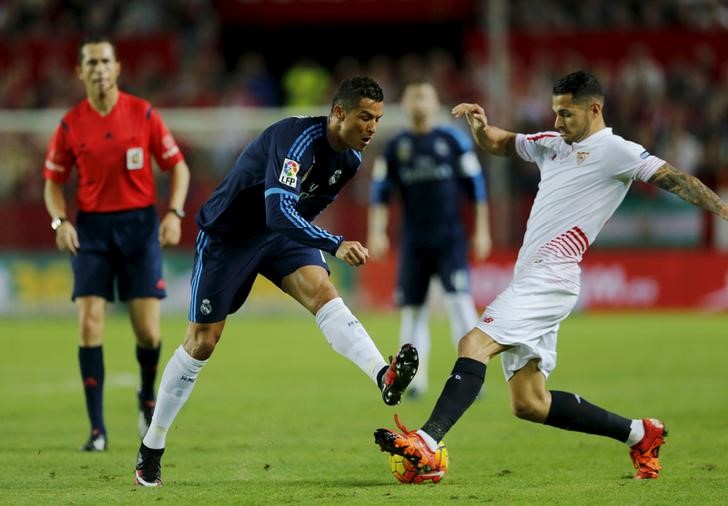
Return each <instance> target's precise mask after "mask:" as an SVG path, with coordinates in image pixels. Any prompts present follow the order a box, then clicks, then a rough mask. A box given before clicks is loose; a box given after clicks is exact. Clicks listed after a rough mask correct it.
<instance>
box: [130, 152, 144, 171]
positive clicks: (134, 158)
mask: <svg viewBox="0 0 728 506" xmlns="http://www.w3.org/2000/svg"><path fill="white" fill-rule="evenodd" d="M142 167H144V150H143V149H142V148H129V149H127V150H126V168H127V170H137V169H141V168H142Z"/></svg>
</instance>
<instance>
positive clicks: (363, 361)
mask: <svg viewBox="0 0 728 506" xmlns="http://www.w3.org/2000/svg"><path fill="white" fill-rule="evenodd" d="M316 323H317V324H318V326H319V328H320V329H321V332H323V334H324V336H325V337H326V340H327V341H328V342H329V344H330V345H331V347H332V348H334V350H335V351H336V352H337V353H339V354H340V355H343V356H345V357H346V358H348V359H349V360H351V361H352V362H354V363H355V364H356V365H358V366H359V368H360V369H361V370H362V371H364V373H365V374H366V375H367V376H369V377H370V378H371V379H372V381H373V382H374V384H377V375H378V374H379V371H381V370H382V368H383V367H386V366H387V362H386V361H385V360H384V357H382V354H381V353H380V352H379V350H378V349H377V346H376V345H375V344H374V341H372V338H371V337H369V334H367V331H366V330H365V329H364V327H363V326H362V324H361V323H359V320H357V319H356V317H355V316H354V315H353V314H352V313H351V311H350V310H349V308H348V307H346V304H344V301H343V300H342V299H341V297H337V298H335V299H332V300H330V301H328V302H327V303H326V304H324V306H323V307H322V308H321V309H319V310H318V313H316Z"/></svg>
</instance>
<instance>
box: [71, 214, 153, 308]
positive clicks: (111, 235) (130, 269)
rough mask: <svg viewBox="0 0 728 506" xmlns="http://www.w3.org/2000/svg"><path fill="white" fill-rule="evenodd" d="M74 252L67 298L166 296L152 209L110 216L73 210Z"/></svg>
mask: <svg viewBox="0 0 728 506" xmlns="http://www.w3.org/2000/svg"><path fill="white" fill-rule="evenodd" d="M76 231H77V232H78V242H79V245H80V247H79V249H78V253H76V254H75V255H72V256H71V265H72V266H73V294H72V296H71V299H72V300H74V299H76V297H83V296H86V295H98V296H99V297H103V298H105V299H106V300H108V301H109V302H114V284H115V283H116V288H117V289H118V294H119V299H120V300H122V301H127V300H129V299H136V298H139V297H156V298H158V299H163V298H164V297H166V296H167V292H165V290H164V278H163V277H162V249H161V246H160V245H159V217H158V216H157V210H156V209H155V208H154V206H150V207H145V208H143V209H133V210H131V211H119V212H113V213H84V212H79V213H78V218H77V220H76Z"/></svg>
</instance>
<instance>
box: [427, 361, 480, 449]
mask: <svg viewBox="0 0 728 506" xmlns="http://www.w3.org/2000/svg"><path fill="white" fill-rule="evenodd" d="M484 381H485V364H484V363H483V362H479V361H477V360H473V359H472V358H459V359H457V361H456V362H455V367H453V369H452V374H450V377H449V378H448V379H447V382H445V388H443V390H442V393H441V394H440V398H439V399H437V404H435V409H433V410H432V414H431V415H430V418H429V419H428V420H427V422H425V424H424V425H423V426H422V430H424V431H425V432H427V433H428V434H429V435H430V436H432V438H433V439H434V440H435V441H440V440H441V439H442V438H443V437H445V434H446V433H447V431H449V430H450V428H451V427H452V426H453V425H455V422H457V421H458V419H459V418H460V417H461V416H462V415H463V413H465V410H466V409H468V408H469V407H470V405H471V404H472V403H473V401H474V400H475V399H476V398H477V397H478V394H479V393H480V389H481V387H482V386H483V382H484Z"/></svg>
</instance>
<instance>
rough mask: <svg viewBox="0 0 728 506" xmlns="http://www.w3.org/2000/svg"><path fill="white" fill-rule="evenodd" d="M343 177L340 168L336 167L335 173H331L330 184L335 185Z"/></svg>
mask: <svg viewBox="0 0 728 506" xmlns="http://www.w3.org/2000/svg"><path fill="white" fill-rule="evenodd" d="M340 177H341V171H340V170H339V169H336V170H335V171H334V173H333V174H331V177H330V178H329V186H333V185H335V184H336V182H337V181H338V180H339V178H340Z"/></svg>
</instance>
